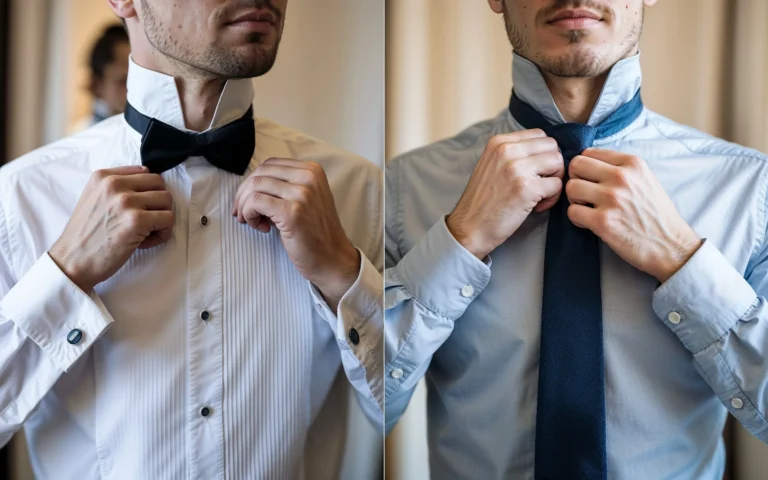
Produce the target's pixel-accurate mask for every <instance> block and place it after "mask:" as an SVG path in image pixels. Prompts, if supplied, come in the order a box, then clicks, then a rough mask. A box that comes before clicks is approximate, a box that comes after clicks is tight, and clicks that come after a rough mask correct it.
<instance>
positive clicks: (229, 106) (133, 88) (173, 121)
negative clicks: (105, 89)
mask: <svg viewBox="0 0 768 480" xmlns="http://www.w3.org/2000/svg"><path fill="white" fill-rule="evenodd" d="M127 87H128V102H129V103H130V104H131V105H132V106H133V108H135V109H136V110H138V111H139V112H140V113H142V114H144V115H146V116H148V117H150V118H155V119H157V120H160V121H161V122H163V123H166V124H168V125H170V126H172V127H174V128H178V129H179V130H187V128H186V125H185V124H184V113H183V111H182V108H181V99H180V98H179V91H178V89H177V88H176V81H175V80H174V78H173V77H171V76H169V75H165V74H164V73H160V72H156V71H154V70H149V69H147V68H144V67H142V66H140V65H138V64H137V63H136V62H134V61H133V58H129V60H128V84H127ZM252 103H253V83H252V82H251V79H250V78H238V79H231V80H228V81H227V83H226V84H225V85H224V90H223V91H222V92H221V97H219V103H218V104H217V105H216V111H215V112H214V114H213V118H212V120H211V124H210V125H209V127H208V129H209V130H211V129H214V128H218V127H221V126H222V125H226V124H227V123H230V122H232V121H235V120H237V119H238V118H240V117H242V116H243V115H245V112H247V111H248V109H249V108H250V107H251V104H252Z"/></svg>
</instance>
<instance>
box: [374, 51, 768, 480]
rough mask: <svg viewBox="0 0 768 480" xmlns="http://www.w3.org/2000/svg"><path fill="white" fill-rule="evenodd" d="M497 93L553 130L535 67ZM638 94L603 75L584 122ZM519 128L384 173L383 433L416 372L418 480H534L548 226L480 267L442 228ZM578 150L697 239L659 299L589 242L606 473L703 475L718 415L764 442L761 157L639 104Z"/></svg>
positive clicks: (524, 231)
mask: <svg viewBox="0 0 768 480" xmlns="http://www.w3.org/2000/svg"><path fill="white" fill-rule="evenodd" d="M513 81H514V85H515V91H516V92H517V94H518V95H519V96H520V98H521V99H523V100H524V101H526V102H528V103H529V104H531V105H533V106H534V107H535V108H536V109H537V110H539V111H540V112H542V113H543V114H544V115H545V116H547V117H548V118H549V119H551V120H553V121H555V122H563V121H564V120H563V118H562V116H561V114H560V112H559V111H558V109H557V107H556V105H555V103H554V101H553V99H552V97H551V95H550V93H549V91H548V90H547V87H546V85H545V83H544V80H543V78H542V76H541V74H540V72H539V71H538V69H537V67H536V66H535V65H533V64H532V63H531V62H529V61H527V60H525V59H523V58H522V57H519V56H515V58H514V64H513ZM640 84H641V72H640V61H639V57H638V56H635V57H631V58H628V59H625V60H622V61H620V62H619V63H617V64H616V65H615V66H614V67H613V69H612V70H611V72H610V74H609V76H608V79H607V81H606V84H605V87H604V88H603V91H602V93H601V95H600V98H599V100H598V102H597V104H596V106H595V108H594V110H593V112H592V114H591V117H590V119H589V124H590V125H596V124H598V123H600V121H601V120H602V119H604V118H605V117H606V116H607V115H608V114H610V113H611V112H612V111H613V110H615V109H616V108H618V107H619V106H620V105H622V104H623V103H625V102H627V101H629V100H630V99H631V98H632V96H633V95H634V94H635V93H636V92H637V90H638V88H640ZM521 129H522V127H521V126H520V125H519V124H518V123H517V122H516V121H515V120H514V119H513V118H512V117H511V115H510V114H509V112H508V111H507V110H506V109H505V110H504V111H503V112H502V113H501V114H499V115H498V116H497V117H496V118H493V119H490V120H487V121H484V122H481V123H478V124H476V125H474V126H471V127H470V128H468V129H467V130H465V131H464V132H462V133H460V134H459V135H457V136H455V137H453V138H450V139H446V140H443V141H441V142H438V143H435V144H432V145H429V146H426V147H424V148H421V149H419V150H416V151H413V152H410V153H406V154H405V155H402V156H400V157H398V158H395V159H394V160H392V161H391V162H390V164H389V166H388V170H387V219H386V235H387V239H386V240H387V245H386V249H387V267H388V269H387V272H386V287H385V292H386V293H385V309H386V314H385V337H386V343H385V352H386V364H385V373H386V375H387V379H386V390H385V398H386V421H387V427H388V428H389V429H391V428H392V426H394V424H395V423H396V422H397V421H398V419H399V417H400V416H401V415H402V413H403V411H404V410H405V408H406V406H407V404H408V401H409V399H410V397H411V395H412V393H413V390H414V388H415V387H416V384H417V383H418V381H419V380H420V379H421V378H422V377H425V376H426V380H427V387H428V421H429V423H428V425H429V448H430V464H431V471H432V475H433V478H439V479H453V478H467V479H470V478H471V479H475V478H482V479H500V478H505V479H526V478H532V477H533V466H534V436H535V426H536V396H537V381H538V364H539V339H540V321H541V301H542V300H541V299H542V272H543V265H544V243H545V238H546V229H547V218H548V213H546V212H545V213H540V214H532V215H531V216H530V217H529V218H528V219H527V220H526V221H525V222H524V223H523V225H522V226H521V227H520V229H519V230H518V231H517V232H516V233H515V234H514V235H513V236H512V237H511V238H509V239H508V240H507V241H506V242H505V243H503V244H502V245H501V246H500V247H499V248H497V249H496V250H495V251H493V252H492V253H491V255H490V260H489V261H487V262H482V261H480V260H478V259H477V258H475V257H474V256H473V255H472V254H470V253H469V252H468V251H467V250H465V249H464V248H463V247H461V245H459V244H458V243H457V242H456V241H455V240H454V238H453V237H452V236H451V234H450V232H449V231H448V230H447V228H446V225H445V220H444V218H445V215H446V214H448V213H450V212H451V210H452V209H453V207H454V206H455V205H456V203H457V202H458V200H459V197H460V196H461V194H462V192H463V191H464V188H465V186H466V185H467V182H468V180H469V178H470V175H471V174H472V171H473V169H474V167H475V164H476V163H477V161H478V159H479V158H480V155H481V153H482V150H483V148H484V146H485V144H486V142H487V141H488V139H489V137H491V136H492V135H496V134H501V133H507V132H511V131H516V130H521ZM595 146H596V147H599V148H606V149H611V150H615V151H620V152H624V153H628V154H633V155H637V156H639V157H641V158H643V159H644V160H645V161H646V162H647V163H648V165H649V166H650V168H651V170H652V171H653V172H654V174H655V175H656V176H657V177H658V178H659V180H660V181H661V183H662V185H663V186H664V189H665V190H666V191H667V193H668V194H669V195H670V197H671V198H672V200H673V201H674V203H675V206H676V207H677V209H678V210H679V212H680V214H681V215H682V217H683V218H684V219H685V220H686V221H687V222H688V223H689V224H690V225H691V226H692V227H693V228H694V229H695V231H696V232H697V233H698V234H699V235H700V236H701V237H702V238H704V239H706V241H705V242H704V244H703V246H702V247H701V248H700V249H699V250H698V251H697V253H696V254H695V255H694V256H693V257H692V258H691V259H690V261H688V263H687V264H686V265H685V266H684V267H683V268H682V269H681V270H680V271H678V272H677V273H676V274H675V275H674V276H672V278H670V279H669V280H668V281H667V282H666V283H664V284H662V285H661V286H659V285H658V282H657V281H656V279H654V278H652V277H651V276H650V275H647V274H645V273H643V272H641V271H639V270H637V269H635V268H633V267H632V266H630V265H629V264H627V263H626V262H624V261H623V260H622V259H621V258H620V257H619V256H617V255H616V254H615V253H614V252H613V251H611V250H610V249H609V248H608V247H607V246H606V245H604V244H602V245H601V252H600V254H601V278H602V300H603V323H604V342H605V381H606V391H605V397H606V400H605V401H606V415H607V419H606V420H607V448H608V452H607V453H608V478H609V479H611V480H615V479H654V480H657V479H697V480H698V479H716V478H717V479H719V478H721V476H722V472H723V469H724V464H725V455H724V447H723V442H722V435H721V433H722V429H723V424H724V422H725V418H726V414H727V412H731V414H733V415H734V416H735V417H736V418H737V419H738V420H739V421H740V422H741V423H742V424H743V425H744V426H745V427H746V428H747V429H748V430H749V431H750V432H752V433H753V434H754V435H756V436H757V437H759V438H760V439H761V440H763V441H767V440H768V422H766V420H765V414H766V409H768V368H767V366H766V353H768V308H767V307H766V300H765V296H766V294H768V248H767V247H768V243H767V242H766V218H767V215H766V189H767V187H768V163H766V160H767V158H766V156H765V155H763V154H761V153H759V152H757V151H754V150H749V149H747V148H744V147H741V146H738V145H734V144H731V143H727V142H725V141H723V140H719V139H717V138H713V137H711V136H709V135H706V134H704V133H702V132H699V131H697V130H694V129H692V128H689V127H686V126H683V125H679V124H677V123H675V122H673V121H671V120H669V119H667V118H664V117H662V116H660V115H658V114H656V113H653V112H651V111H648V110H647V109H646V110H645V111H644V112H643V113H642V114H641V116H640V117H639V118H638V119H637V120H636V121H635V122H634V123H633V124H632V125H630V126H629V127H627V128H626V129H624V130H623V131H621V132H619V133H618V134H616V135H613V136H611V137H608V138H605V139H602V140H598V141H597V142H595ZM573 328H578V325H574V326H573Z"/></svg>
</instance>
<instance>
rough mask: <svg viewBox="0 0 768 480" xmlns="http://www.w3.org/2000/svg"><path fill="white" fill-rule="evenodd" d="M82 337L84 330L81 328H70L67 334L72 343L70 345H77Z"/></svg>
mask: <svg viewBox="0 0 768 480" xmlns="http://www.w3.org/2000/svg"><path fill="white" fill-rule="evenodd" d="M82 339H83V331H82V330H80V329H79V328H75V329H72V330H70V332H69V334H68V335H67V341H68V342H69V343H70V345H77V344H78V343H80V340H82Z"/></svg>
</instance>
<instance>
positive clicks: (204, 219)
mask: <svg viewBox="0 0 768 480" xmlns="http://www.w3.org/2000/svg"><path fill="white" fill-rule="evenodd" d="M200 225H202V226H204V227H207V226H208V217H206V216H205V215H203V216H202V217H200Z"/></svg>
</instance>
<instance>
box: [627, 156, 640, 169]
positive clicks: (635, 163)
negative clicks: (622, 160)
mask: <svg viewBox="0 0 768 480" xmlns="http://www.w3.org/2000/svg"><path fill="white" fill-rule="evenodd" d="M627 165H629V166H630V167H634V168H636V167H640V166H642V165H643V159H642V158H640V157H638V156H636V155H630V156H629V157H627Z"/></svg>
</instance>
